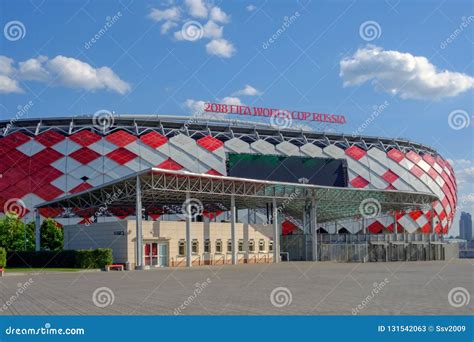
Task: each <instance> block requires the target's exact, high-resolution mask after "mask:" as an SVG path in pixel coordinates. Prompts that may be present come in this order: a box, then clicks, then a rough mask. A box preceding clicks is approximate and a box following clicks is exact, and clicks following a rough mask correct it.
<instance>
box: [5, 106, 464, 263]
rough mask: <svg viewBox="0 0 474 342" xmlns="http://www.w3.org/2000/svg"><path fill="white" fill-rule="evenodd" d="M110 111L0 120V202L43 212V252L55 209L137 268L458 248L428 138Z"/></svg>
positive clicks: (404, 256)
mask: <svg viewBox="0 0 474 342" xmlns="http://www.w3.org/2000/svg"><path fill="white" fill-rule="evenodd" d="M106 114H108V115H107V116H106V117H105V119H104V117H100V116H91V117H73V118H42V119H22V120H17V121H15V122H2V123H0V125H1V127H0V128H1V129H2V133H3V134H2V137H1V138H0V148H1V149H2V154H1V159H0V167H1V170H0V172H1V174H2V178H1V179H0V199H1V201H2V203H1V204H2V205H1V206H0V208H1V209H3V212H4V213H6V212H9V211H15V212H17V213H18V214H19V215H20V216H22V217H23V218H24V219H25V220H33V219H34V220H35V221H36V246H37V249H38V248H39V246H40V233H39V229H40V228H39V227H40V221H41V219H42V217H43V218H45V217H51V218H54V219H55V220H56V221H57V222H59V223H60V224H62V225H63V226H64V227H65V248H68V249H84V248H96V247H111V248H112V249H113V254H114V259H115V261H116V262H120V263H123V264H128V265H132V267H135V266H136V267H137V268H141V267H142V266H144V265H145V266H146V265H154V266H182V265H187V266H192V265H195V264H199V265H200V264H216V263H223V264H226V263H232V264H235V263H252V262H254V263H256V262H278V261H279V260H280V259H281V258H282V256H283V257H284V255H285V254H286V257H287V258H289V259H291V260H339V261H389V260H439V259H444V258H445V257H446V255H448V254H450V251H449V250H448V249H447V248H446V247H445V244H443V242H442V235H443V234H446V233H447V232H448V230H449V228H450V226H451V224H452V220H453V217H454V213H455V208H456V200H457V197H456V180H455V176H454V171H453V169H452V167H451V166H450V165H449V163H448V162H447V161H446V160H445V159H443V158H442V157H441V156H440V155H439V154H438V153H437V152H436V151H435V150H434V149H432V148H430V147H428V146H425V145H422V144H418V143H414V142H411V141H406V140H401V139H388V138H381V137H367V136H356V137H354V136H346V135H343V134H337V133H318V132H312V131H306V130H301V129H291V128H281V129H280V128H279V127H278V126H275V125H268V124H262V123H255V122H244V121H229V120H222V119H219V120H217V119H205V120H202V119H201V120H200V119H197V118H186V117H176V116H155V115H134V116H128V115H120V116H112V115H110V113H106ZM112 193H113V196H110V194H112ZM191 195H192V196H193V198H191ZM114 196H116V197H114ZM190 201H196V203H198V204H199V205H198V208H197V211H199V212H198V213H197V214H196V213H193V214H192V215H191V214H190V213H188V212H187V210H188V209H189V208H191V206H192V205H193V204H192V203H191V202H190ZM367 201H368V202H367ZM109 202H110V203H109ZM190 203H191V204H190ZM196 203H194V205H195V204H196ZM185 205H186V207H185ZM362 205H363V207H362ZM194 209H196V208H194ZM366 209H368V210H369V212H368V213H367V212H364V211H365V210H366ZM189 210H190V209H189ZM138 212H142V215H138V216H137V215H136V214H135V213H138ZM183 213H184V214H186V215H184V216H186V218H185V220H183V218H182V216H183V215H182V214H183ZM191 216H192V218H191ZM153 221H155V222H153ZM166 221H171V226H170V223H169V222H168V223H167V222H166ZM184 221H185V222H184ZM206 222H207V223H206ZM211 222H212V223H211ZM130 227H136V230H134V229H129V228H130ZM402 233H403V234H402ZM341 238H342V240H341ZM318 245H319V247H318ZM341 246H342V247H341ZM341 248H342V249H341ZM280 253H282V254H280Z"/></svg>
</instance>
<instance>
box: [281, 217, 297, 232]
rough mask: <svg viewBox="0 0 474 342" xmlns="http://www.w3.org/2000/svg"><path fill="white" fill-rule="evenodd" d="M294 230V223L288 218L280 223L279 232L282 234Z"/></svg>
mask: <svg viewBox="0 0 474 342" xmlns="http://www.w3.org/2000/svg"><path fill="white" fill-rule="evenodd" d="M295 230H296V225H295V224H294V223H293V222H291V221H288V220H285V221H283V222H282V224H281V232H282V234H283V235H288V234H290V233H292V232H294V231H295Z"/></svg>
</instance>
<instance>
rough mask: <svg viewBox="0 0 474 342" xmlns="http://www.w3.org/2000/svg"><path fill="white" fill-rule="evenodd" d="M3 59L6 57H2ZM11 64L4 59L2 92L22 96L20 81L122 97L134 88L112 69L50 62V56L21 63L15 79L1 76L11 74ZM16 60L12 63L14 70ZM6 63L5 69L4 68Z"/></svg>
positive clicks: (70, 61) (63, 59)
mask: <svg viewBox="0 0 474 342" xmlns="http://www.w3.org/2000/svg"><path fill="white" fill-rule="evenodd" d="M0 57H2V56H0ZM6 61H7V60H6V59H5V58H0V76H2V78H1V80H0V91H1V92H4V93H7V92H21V89H20V88H19V87H18V80H27V81H39V82H51V83H52V84H53V85H62V86H66V87H71V88H81V89H86V90H90V91H95V90H100V89H107V90H112V91H115V92H117V93H119V94H125V93H126V92H128V91H130V88H131V87H130V85H129V84H128V83H127V82H125V81H123V80H122V79H120V77H118V76H117V75H116V74H115V73H114V72H113V71H112V69H110V68H109V67H100V68H94V67H92V66H91V65H89V64H87V63H85V62H82V61H80V60H78V59H75V58H71V57H65V56H61V55H59V56H56V57H54V58H53V59H51V60H49V59H48V57H46V56H38V57H36V58H30V59H28V60H26V61H23V62H20V63H18V65H19V69H18V71H16V73H15V74H14V76H11V77H9V76H7V75H1V73H2V70H1V69H2V68H3V69H4V72H6V71H8V72H11V70H10V69H9V68H6V66H5V65H8V64H5V62H6ZM12 62H13V60H11V61H10V67H12V66H11V65H12ZM2 63H3V67H2Z"/></svg>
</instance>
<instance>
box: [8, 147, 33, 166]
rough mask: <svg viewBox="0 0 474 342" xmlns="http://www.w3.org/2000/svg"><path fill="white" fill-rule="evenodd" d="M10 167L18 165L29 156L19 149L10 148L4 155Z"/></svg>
mask: <svg viewBox="0 0 474 342" xmlns="http://www.w3.org/2000/svg"><path fill="white" fill-rule="evenodd" d="M2 157H3V158H5V161H6V163H7V165H9V167H11V166H14V165H18V164H19V163H20V162H21V161H23V160H25V159H28V158H29V157H28V156H27V155H26V154H24V153H21V152H20V151H18V150H17V149H13V150H10V151H8V152H6V153H5V154H3V155H2Z"/></svg>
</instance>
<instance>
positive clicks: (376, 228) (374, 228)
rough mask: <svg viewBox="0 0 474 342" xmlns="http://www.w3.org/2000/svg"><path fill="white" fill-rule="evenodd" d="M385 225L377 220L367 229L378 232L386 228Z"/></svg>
mask: <svg viewBox="0 0 474 342" xmlns="http://www.w3.org/2000/svg"><path fill="white" fill-rule="evenodd" d="M384 228H385V227H384V225H383V224H382V223H380V221H377V220H375V221H374V222H373V223H372V224H370V225H369V226H368V227H367V229H368V230H369V231H370V232H371V233H372V234H378V233H380V232H381V231H382V230H383V229H384Z"/></svg>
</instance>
